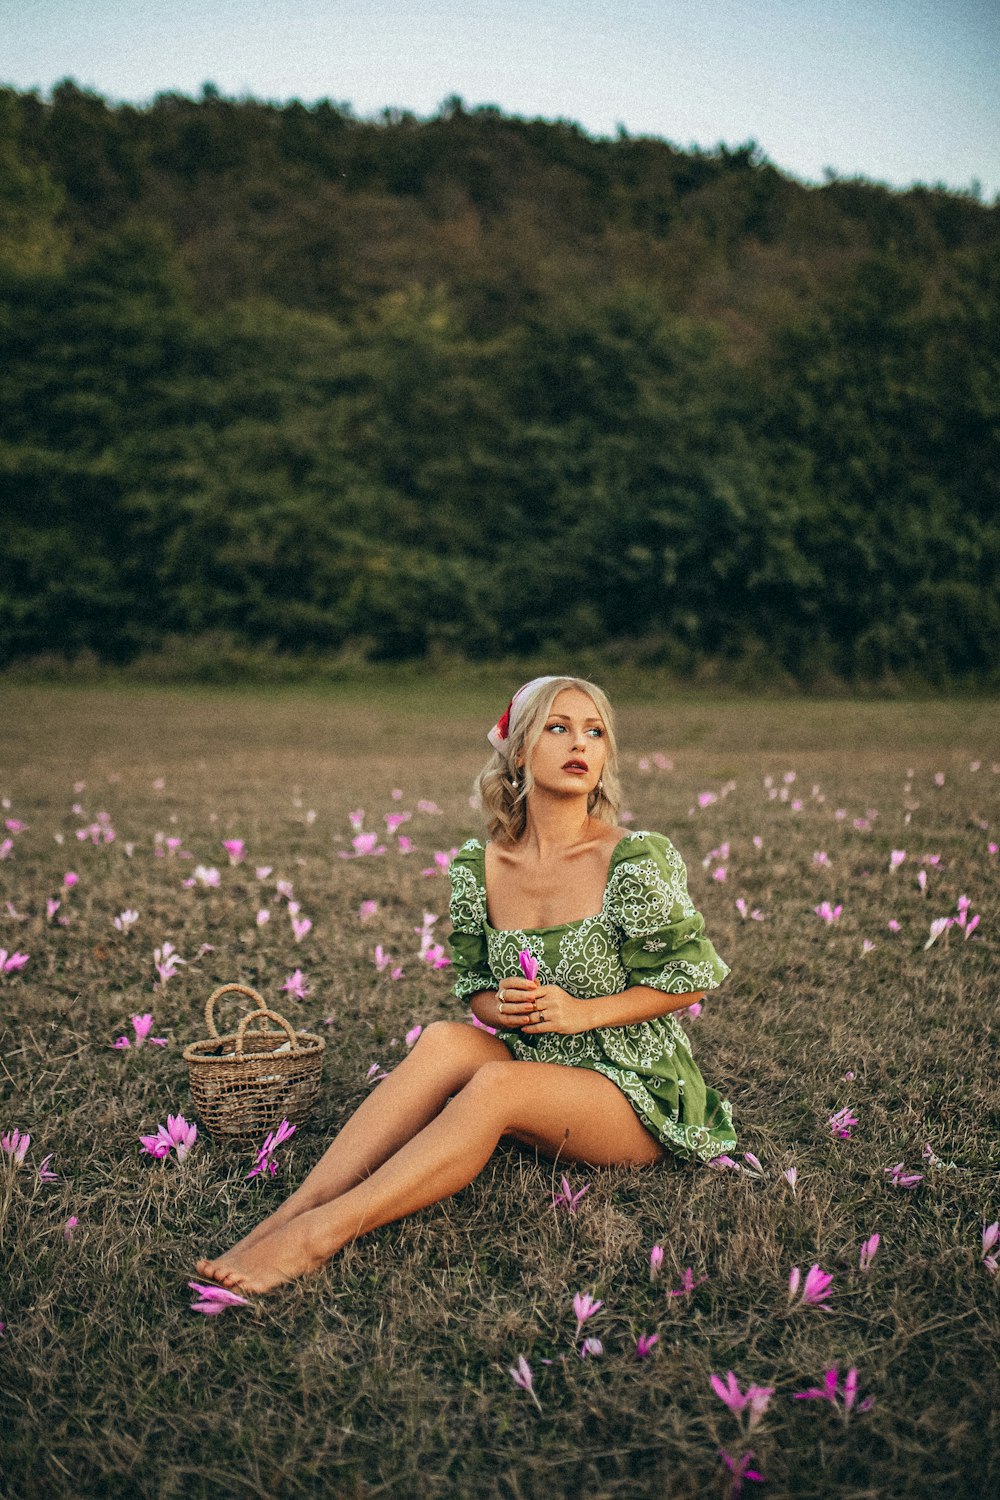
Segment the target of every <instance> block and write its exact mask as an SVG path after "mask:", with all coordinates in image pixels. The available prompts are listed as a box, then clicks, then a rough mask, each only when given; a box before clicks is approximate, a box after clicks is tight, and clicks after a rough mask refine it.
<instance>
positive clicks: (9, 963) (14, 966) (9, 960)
mask: <svg viewBox="0 0 1000 1500" xmlns="http://www.w3.org/2000/svg"><path fill="white" fill-rule="evenodd" d="M30 956H31V955H30V954H28V953H11V954H10V955H8V953H7V949H6V948H0V974H14V973H16V972H17V970H18V969H23V968H24V966H25V964H26V963H27V962H28V959H29V958H30Z"/></svg>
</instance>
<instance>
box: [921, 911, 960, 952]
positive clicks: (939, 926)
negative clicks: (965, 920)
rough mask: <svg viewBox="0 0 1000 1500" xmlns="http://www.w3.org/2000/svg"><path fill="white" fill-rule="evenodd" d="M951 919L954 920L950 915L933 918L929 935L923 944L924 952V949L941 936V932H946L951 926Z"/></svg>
mask: <svg viewBox="0 0 1000 1500" xmlns="http://www.w3.org/2000/svg"><path fill="white" fill-rule="evenodd" d="M953 920H954V918H952V917H935V918H934V921H933V922H932V923H931V935H930V937H929V938H928V939H927V941H926V943H925V944H924V951H925V952H926V950H927V949H928V948H930V947H932V946H933V945H934V944H935V943H936V942H937V940H938V938H939V937H940V936H941V934H942V932H947V931H948V928H949V927H950V926H951V924H952V922H953Z"/></svg>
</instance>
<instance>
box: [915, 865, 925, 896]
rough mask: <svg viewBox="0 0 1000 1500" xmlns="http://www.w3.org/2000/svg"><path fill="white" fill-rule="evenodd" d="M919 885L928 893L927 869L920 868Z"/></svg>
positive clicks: (918, 873) (918, 872) (918, 874)
mask: <svg viewBox="0 0 1000 1500" xmlns="http://www.w3.org/2000/svg"><path fill="white" fill-rule="evenodd" d="M917 885H918V886H919V887H920V889H921V891H923V892H924V893H925V894H926V891H927V871H926V870H918V871H917Z"/></svg>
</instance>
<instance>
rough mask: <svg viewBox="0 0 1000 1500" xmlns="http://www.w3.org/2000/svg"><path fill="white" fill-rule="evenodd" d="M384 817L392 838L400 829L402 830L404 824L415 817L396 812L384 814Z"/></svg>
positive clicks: (410, 814) (406, 813)
mask: <svg viewBox="0 0 1000 1500" xmlns="http://www.w3.org/2000/svg"><path fill="white" fill-rule="evenodd" d="M382 816H383V818H384V820H385V827H386V832H387V833H388V834H389V836H390V837H391V836H392V835H393V834H394V833H395V832H396V830H397V829H398V828H402V826H403V824H404V823H408V822H409V821H410V819H411V818H412V817H413V814H412V813H408V812H395V813H383V815H382Z"/></svg>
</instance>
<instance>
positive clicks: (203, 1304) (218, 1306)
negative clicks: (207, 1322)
mask: <svg viewBox="0 0 1000 1500" xmlns="http://www.w3.org/2000/svg"><path fill="white" fill-rule="evenodd" d="M188 1286H189V1287H190V1288H191V1290H192V1291H193V1292H194V1294H195V1296H196V1297H197V1299H198V1300H197V1301H196V1302H192V1303H191V1311H192V1312H199V1313H204V1314H205V1316H206V1317H208V1318H214V1317H217V1316H218V1314H219V1313H221V1312H225V1310H226V1308H227V1307H247V1306H248V1305H249V1302H248V1299H247V1298H246V1297H241V1296H239V1294H238V1293H237V1292H231V1291H230V1290H229V1289H228V1287H224V1286H216V1285H215V1284H214V1283H213V1284H212V1285H211V1286H205V1285H204V1284H203V1283H202V1282H200V1281H189V1282H188Z"/></svg>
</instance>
